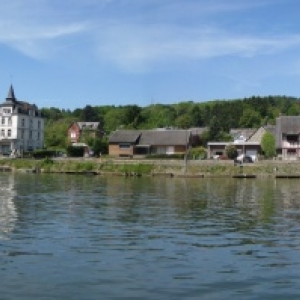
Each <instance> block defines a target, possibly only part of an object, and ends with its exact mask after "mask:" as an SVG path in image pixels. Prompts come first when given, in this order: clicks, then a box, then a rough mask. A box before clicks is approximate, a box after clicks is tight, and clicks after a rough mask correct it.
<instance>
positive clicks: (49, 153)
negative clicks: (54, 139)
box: [31, 149, 56, 159]
mask: <svg viewBox="0 0 300 300" xmlns="http://www.w3.org/2000/svg"><path fill="white" fill-rule="evenodd" d="M31 155H32V157H33V158H38V159H40V158H47V157H53V156H56V151H55V150H44V149H42V150H35V151H33V152H32V153H31Z"/></svg>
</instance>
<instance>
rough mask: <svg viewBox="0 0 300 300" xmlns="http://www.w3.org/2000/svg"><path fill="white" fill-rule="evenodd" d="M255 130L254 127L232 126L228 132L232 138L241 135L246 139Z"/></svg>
mask: <svg viewBox="0 0 300 300" xmlns="http://www.w3.org/2000/svg"><path fill="white" fill-rule="evenodd" d="M256 131H257V129H255V128H233V129H231V130H230V132H229V133H230V135H231V136H232V137H233V138H234V139H237V138H239V137H240V136H243V137H244V138H245V139H246V140H248V139H249V138H250V137H251V136H252V135H253V134H254V133H255V132H256Z"/></svg>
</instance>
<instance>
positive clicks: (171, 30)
mask: <svg viewBox="0 0 300 300" xmlns="http://www.w3.org/2000/svg"><path fill="white" fill-rule="evenodd" d="M0 11H1V19H0V63H1V64H0V93H1V94H2V99H4V98H5V97H6V95H7V92H8V88H9V85H10V83H11V82H12V83H13V86H14V88H15V94H16V97H17V98H18V99H20V100H24V101H28V102H30V103H35V104H37V105H38V106H39V107H58V108H66V109H71V110H73V109H75V108H83V107H85V106H86V105H92V106H96V105H99V106H102V105H117V106H119V105H127V104H137V105H139V106H147V105H150V104H154V103H162V104H173V103H177V102H181V101H187V100H189V101H190V100H192V101H194V102H202V101H210V100H216V99H236V98H244V97H250V96H253V95H256V96H266V95H287V96H294V97H300V19H299V11H300V1H299V0H251V1H249V0H209V1H208V0H64V1H61V0H14V1H11V0H1V2H0Z"/></svg>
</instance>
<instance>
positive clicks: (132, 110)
mask: <svg viewBox="0 0 300 300" xmlns="http://www.w3.org/2000/svg"><path fill="white" fill-rule="evenodd" d="M42 114H43V116H44V117H45V118H46V128H45V144H46V146H47V147H60V146H63V145H65V143H66V133H67V128H68V126H69V125H70V124H71V122H73V121H100V122H101V123H102V124H103V126H104V130H105V132H106V134H107V135H109V133H110V132H112V131H114V130H116V129H120V128H123V129H153V128H158V127H176V128H183V129H185V128H190V127H213V128H215V130H216V131H220V132H224V133H226V132H228V131H229V130H230V129H231V128H240V127H243V128H257V127H259V126H261V125H264V124H267V123H268V124H274V123H275V119H276V117H278V116H279V115H280V114H282V115H300V99H299V98H294V97H287V96H268V97H251V98H245V99H236V100H218V101H209V102H201V103H196V102H192V101H186V102H180V103H176V104H170V105H165V104H154V105H150V106H146V107H140V106H138V105H125V106H113V105H107V106H90V105H86V106H85V107H84V108H77V109H75V110H74V111H71V110H60V109H58V108H54V107H50V108H43V109H42Z"/></svg>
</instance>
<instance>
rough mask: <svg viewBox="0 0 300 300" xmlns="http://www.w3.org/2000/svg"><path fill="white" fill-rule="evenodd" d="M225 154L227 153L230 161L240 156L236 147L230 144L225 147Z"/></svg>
mask: <svg viewBox="0 0 300 300" xmlns="http://www.w3.org/2000/svg"><path fill="white" fill-rule="evenodd" d="M225 153H226V155H227V157H228V158H230V159H235V158H237V156H238V151H237V149H236V146H235V145H233V144H228V145H227V146H226V147H225Z"/></svg>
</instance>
